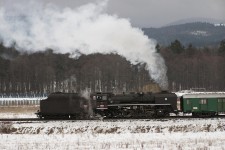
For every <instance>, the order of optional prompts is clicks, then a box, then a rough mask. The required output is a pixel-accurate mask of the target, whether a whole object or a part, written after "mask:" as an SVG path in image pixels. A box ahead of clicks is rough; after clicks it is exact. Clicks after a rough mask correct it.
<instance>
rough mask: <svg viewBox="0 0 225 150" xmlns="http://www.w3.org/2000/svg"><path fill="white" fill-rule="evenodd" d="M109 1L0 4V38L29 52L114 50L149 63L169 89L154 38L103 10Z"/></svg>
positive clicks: (152, 72)
mask: <svg viewBox="0 0 225 150" xmlns="http://www.w3.org/2000/svg"><path fill="white" fill-rule="evenodd" d="M106 6H107V1H104V2H100V3H90V4H86V5H83V6H80V7H78V8H74V9H72V8H65V9H58V8H56V6H53V5H50V4H48V5H45V6H44V5H42V4H40V3H38V4H37V3H35V2H29V4H27V3H26V5H23V4H21V5H20V4H17V5H15V6H14V8H13V9H12V8H11V9H8V8H4V7H3V6H0V40H2V42H3V44H4V45H5V46H10V45H12V44H15V43H16V48H17V49H19V50H26V51H29V52H35V51H44V50H46V49H48V48H50V49H53V50H54V51H55V52H58V53H71V56H74V57H78V56H79V55H80V53H82V54H92V53H96V52H98V53H105V54H106V53H111V52H115V53H118V54H119V55H122V56H124V57H125V58H126V59H127V60H129V61H130V62H131V63H132V64H136V63H138V62H141V63H146V64H147V68H146V69H148V71H149V74H150V76H151V78H152V79H154V80H155V81H156V82H157V83H159V85H160V86H161V88H163V89H166V88H167V76H166V72H167V68H166V66H165V63H164V60H163V58H162V57H161V56H160V55H159V54H158V53H156V50H155V41H153V40H151V39H149V38H148V37H147V36H145V35H144V33H143V32H142V30H140V29H138V28H134V27H132V26H131V23H130V22H129V20H128V19H124V18H119V17H118V16H116V15H109V14H107V13H105V12H104V10H105V8H106Z"/></svg>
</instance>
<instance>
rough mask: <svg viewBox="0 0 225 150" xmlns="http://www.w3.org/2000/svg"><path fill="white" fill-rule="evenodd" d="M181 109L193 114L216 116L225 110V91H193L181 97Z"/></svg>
mask: <svg viewBox="0 0 225 150" xmlns="http://www.w3.org/2000/svg"><path fill="white" fill-rule="evenodd" d="M180 104H181V111H182V112H183V113H192V115H193V116H198V117H201V116H214V115H218V114H219V113H223V112H225V93H192V94H186V95H183V96H182V97H181V99H180Z"/></svg>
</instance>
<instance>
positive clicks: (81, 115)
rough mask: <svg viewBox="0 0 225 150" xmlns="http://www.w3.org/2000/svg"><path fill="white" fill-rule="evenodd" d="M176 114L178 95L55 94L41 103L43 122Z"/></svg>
mask: <svg viewBox="0 0 225 150" xmlns="http://www.w3.org/2000/svg"><path fill="white" fill-rule="evenodd" d="M169 113H177V96H176V94H174V93H169V92H166V91H163V92H160V93H129V94H119V95H115V94H113V93H93V94H91V96H90V98H83V97H82V96H80V95H79V94H77V93H61V92H57V93H52V94H50V95H49V96H48V98H47V99H45V100H42V101H41V102H40V111H38V112H37V113H36V114H37V116H38V117H39V118H41V119H50V118H60V119H90V118H93V117H96V116H98V117H107V118H151V117H164V116H168V115H169Z"/></svg>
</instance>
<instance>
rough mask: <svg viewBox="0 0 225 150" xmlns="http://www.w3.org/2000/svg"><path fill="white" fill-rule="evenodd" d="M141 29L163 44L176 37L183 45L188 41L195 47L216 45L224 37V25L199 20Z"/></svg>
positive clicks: (168, 43) (167, 43) (169, 42)
mask: <svg viewBox="0 0 225 150" xmlns="http://www.w3.org/2000/svg"><path fill="white" fill-rule="evenodd" d="M143 31H144V33H145V34H146V35H147V36H148V37H150V38H153V39H156V40H157V42H158V44H159V45H163V46H168V45H170V44H171V42H173V41H174V40H176V39H177V40H179V41H180V42H181V43H182V44H183V45H184V46H187V45H189V44H190V43H191V44H192V45H193V46H195V47H208V46H217V45H219V43H220V41H221V40H223V39H225V26H215V25H214V24H210V23H201V22H196V23H186V24H181V25H172V26H166V27H161V28H143Z"/></svg>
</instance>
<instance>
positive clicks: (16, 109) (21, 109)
mask: <svg viewBox="0 0 225 150" xmlns="http://www.w3.org/2000/svg"><path fill="white" fill-rule="evenodd" d="M37 110H39V106H37V105H29V106H1V107H0V113H20V114H23V113H35V112H37Z"/></svg>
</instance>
